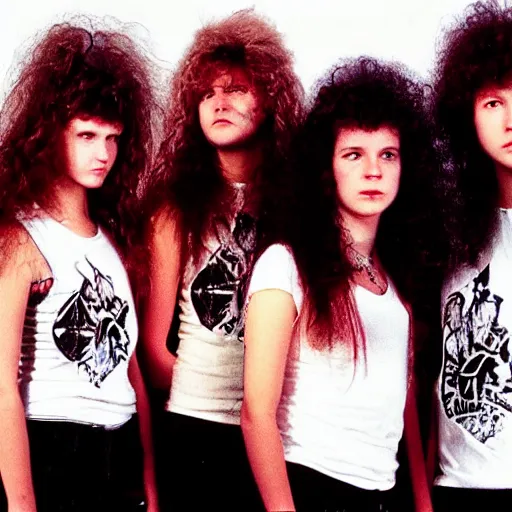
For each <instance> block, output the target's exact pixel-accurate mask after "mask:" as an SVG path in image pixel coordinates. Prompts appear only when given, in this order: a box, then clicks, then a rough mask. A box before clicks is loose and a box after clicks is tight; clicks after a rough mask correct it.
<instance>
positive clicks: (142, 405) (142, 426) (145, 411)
mask: <svg viewBox="0 0 512 512" xmlns="http://www.w3.org/2000/svg"><path fill="white" fill-rule="evenodd" d="M128 375H129V378H130V382H131V384H132V386H133V389H134V390H135V395H136V397H137V413H138V416H139V430H140V439H141V444H142V451H143V465H144V489H145V492H146V500H147V504H148V508H147V511H148V512H158V495H157V487H156V476H155V461H154V450H153V438H152V434H151V432H152V431H151V409H150V406H149V397H148V393H147V391H146V386H145V384H144V380H143V379H142V374H141V372H140V368H139V363H138V361H137V356H136V355H135V354H134V355H133V356H132V358H131V360H130V366H129V367H128Z"/></svg>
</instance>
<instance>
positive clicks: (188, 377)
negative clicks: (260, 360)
mask: <svg viewBox="0 0 512 512" xmlns="http://www.w3.org/2000/svg"><path fill="white" fill-rule="evenodd" d="M302 97H303V91H302V86H301V84H300V82H299V80H298V78H297V76H296V75H295V73H294V71H293V67H292V57H291V54H290V52H289V51H288V50H287V49H286V48H285V47H284V45H283V41H282V38H281V36H280V34H279V33H278V32H277V31H276V29H275V28H274V27H273V26H272V25H271V24H270V23H268V22H267V21H266V20H265V19H264V18H263V17H261V16H259V15H257V14H256V13H254V12H253V11H251V10H245V11H239V12H237V13H234V14H232V15H231V16H229V17H227V18H225V19H222V20H220V21H215V22H211V23H209V24H207V25H206V26H204V27H203V28H201V29H200V30H199V31H198V32H197V33H196V34H195V38H194V41H193V43H192V45H191V46H190V48H189V49H188V50H187V52H186V53H185V55H184V57H183V59H182V60H181V63H180V64H179V66H178V68H177V70H176V72H175V74H174V77H173V79H172V82H171V92H170V98H169V104H168V110H167V112H168V113H167V119H166V123H165V127H164V134H165V135H164V137H165V138H164V142H163V144H162V145H161V148H160V153H159V156H158V160H157V163H158V165H157V168H156V170H155V171H154V172H153V173H151V175H150V176H149V178H148V183H147V187H146V191H145V201H144V203H145V209H144V211H145V215H146V216H148V218H151V219H152V220H151V226H150V230H149V231H150V235H149V248H150V252H151V273H150V278H151V288H150V292H149V294H148V297H147V300H146V305H145V308H144V311H145V313H144V320H143V325H142V333H143V335H142V337H143V342H144V347H143V348H144V353H145V360H146V368H147V373H148V376H149V378H150V379H151V381H152V382H153V384H154V385H155V386H156V387H159V388H161V389H163V390H165V391H166V393H167V398H168V400H167V403H166V406H165V409H166V412H165V413H164V414H163V416H164V418H163V420H162V421H163V424H162V425H161V427H162V428H161V434H162V436H161V437H162V440H161V445H160V446H159V448H158V455H159V456H160V457H161V459H162V461H163V464H162V465H159V472H160V475H161V477H162V482H163V483H162V485H161V486H160V489H161V501H162V503H163V505H162V506H163V509H164V510H170V509H171V508H172V510H202V509H203V508H204V509H206V508H208V509H219V510H251V508H252V507H257V506H258V503H257V502H258V499H259V498H258V493H257V490H256V487H255V485H254V481H253V479H252V476H251V472H250V468H249V464H248V461H247V458H246V454H245V448H244V443H243V439H242V434H241V431H240V426H239V423H240V407H241V404H242V396H243V382H242V380H243V379H242V368H243V353H244V345H243V328H244V319H243V306H244V298H245V294H246V290H247V285H248V278H249V275H250V272H251V268H252V262H253V259H254V254H255V252H256V251H257V250H258V246H259V244H260V243H261V241H262V240H264V239H268V238H271V237H273V236H275V233H276V232H277V231H279V229H280V227H279V224H280V223H279V218H280V216H279V215H278V214H279V212H280V211H281V210H282V209H283V208H285V203H286V201H285V198H286V195H287V194H288V190H287V189H286V184H287V174H288V173H287V166H288V158H289V155H288V152H289V148H290V141H291V140H292V137H293V134H294V131H295V129H296V127H297V126H298V124H299V122H300V118H301V112H302V102H303V98H302ZM177 294H178V295H179V300H178V302H179V309H178V311H179V322H178V336H177V337H178V340H179V345H178V348H177V357H176V356H174V355H173V354H171V353H170V352H169V350H168V348H167V339H168V338H170V337H172V335H169V332H170V328H171V323H172V319H173V312H174V310H175V303H176V296H177ZM171 332H172V329H171ZM171 377H172V378H171ZM191 487H193V488H194V489H195V490H196V492H194V493H193V494H191V492H190V489H191Z"/></svg>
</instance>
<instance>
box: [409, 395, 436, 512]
mask: <svg viewBox="0 0 512 512" xmlns="http://www.w3.org/2000/svg"><path fill="white" fill-rule="evenodd" d="M405 442H406V448H407V455H408V460H409V468H410V473H411V484H412V490H413V494H414V504H415V509H416V511H417V512H432V510H433V508H432V501H431V497H430V490H429V485H428V481H427V471H426V466H425V458H424V453H423V447H422V443H421V434H420V425H419V418H418V410H417V407H416V397H415V395H414V391H413V389H412V388H411V389H410V391H409V397H408V400H407V405H406V410H405Z"/></svg>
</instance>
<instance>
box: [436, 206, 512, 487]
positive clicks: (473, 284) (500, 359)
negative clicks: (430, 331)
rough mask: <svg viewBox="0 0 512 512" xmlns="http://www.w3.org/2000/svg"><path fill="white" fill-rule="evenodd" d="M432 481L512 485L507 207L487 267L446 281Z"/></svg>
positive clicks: (511, 246)
mask: <svg viewBox="0 0 512 512" xmlns="http://www.w3.org/2000/svg"><path fill="white" fill-rule="evenodd" d="M442 307H443V320H442V321H443V324H442V325H443V363H442V368H441V374H440V376H439V380H438V382H437V387H436V390H437V398H438V412H439V414H438V416H439V462H440V470H441V474H440V475H439V476H438V478H437V479H436V484H437V485H443V486H449V487H466V488H480V489H512V345H511V343H510V333H511V331H512V210H501V211H500V230H499V232H498V234H497V236H496V239H495V240H494V245H493V247H492V255H491V258H490V261H489V263H488V264H487V265H486V266H485V268H479V269H477V268H471V267H463V268H460V269H459V270H458V271H457V272H456V273H455V274H454V275H453V276H451V278H450V279H449V280H447V282H446V283H445V285H444V288H443V296H442Z"/></svg>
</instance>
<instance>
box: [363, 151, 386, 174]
mask: <svg viewBox="0 0 512 512" xmlns="http://www.w3.org/2000/svg"><path fill="white" fill-rule="evenodd" d="M380 163H381V162H380V160H379V158H378V156H376V157H371V156H370V157H368V160H367V162H366V166H365V169H364V171H365V178H367V179H370V180H379V179H380V178H382V169H381V168H380Z"/></svg>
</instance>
